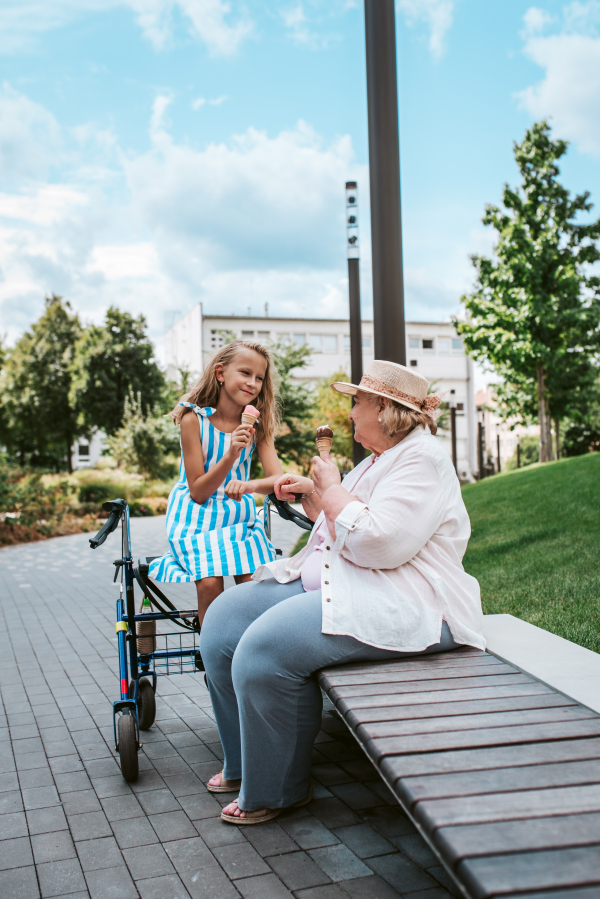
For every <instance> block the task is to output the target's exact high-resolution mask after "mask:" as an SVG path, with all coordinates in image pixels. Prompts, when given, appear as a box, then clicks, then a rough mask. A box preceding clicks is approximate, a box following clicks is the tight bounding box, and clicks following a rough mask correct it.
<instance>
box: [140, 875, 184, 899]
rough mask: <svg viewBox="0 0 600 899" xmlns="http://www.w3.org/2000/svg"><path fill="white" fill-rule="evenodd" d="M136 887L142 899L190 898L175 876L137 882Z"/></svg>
mask: <svg viewBox="0 0 600 899" xmlns="http://www.w3.org/2000/svg"><path fill="white" fill-rule="evenodd" d="M136 886H137V888H138V890H139V893H140V896H141V897H142V899H167V897H168V899H189V896H190V894H189V893H188V891H187V890H186V888H185V887H184V885H183V883H182V882H181V880H180V879H179V877H178V876H177V874H167V875H165V876H164V877H153V878H151V879H150V880H138V881H137V882H136Z"/></svg>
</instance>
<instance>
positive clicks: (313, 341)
mask: <svg viewBox="0 0 600 899" xmlns="http://www.w3.org/2000/svg"><path fill="white" fill-rule="evenodd" d="M308 343H309V346H310V348H311V350H314V352H315V353H320V352H321V349H322V347H323V335H322V334H309V335H308Z"/></svg>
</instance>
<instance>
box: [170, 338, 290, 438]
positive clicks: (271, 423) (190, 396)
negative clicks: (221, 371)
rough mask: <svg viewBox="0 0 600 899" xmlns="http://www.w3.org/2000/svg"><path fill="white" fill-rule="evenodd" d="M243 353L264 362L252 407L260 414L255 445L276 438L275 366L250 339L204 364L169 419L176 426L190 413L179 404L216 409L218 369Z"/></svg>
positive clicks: (264, 350)
mask: <svg viewBox="0 0 600 899" xmlns="http://www.w3.org/2000/svg"><path fill="white" fill-rule="evenodd" d="M242 350H252V351H253V352H254V353H258V354H259V356H262V357H263V359H265V360H266V363H267V367H266V369H265V377H264V380H263V383H262V387H261V388H260V393H259V394H258V396H257V397H256V399H255V400H254V405H255V406H256V408H257V409H258V411H259V412H260V418H259V419H258V421H257V422H256V425H255V428H256V442H257V443H258V442H259V441H261V440H268V441H273V440H274V439H275V432H276V431H277V428H278V427H279V401H278V397H277V388H276V385H275V383H274V381H275V377H276V372H275V367H274V365H273V360H272V358H271V354H270V352H269V351H268V349H267V348H266V347H264V346H263V345H262V344H260V343H254V341H252V340H232V341H231V343H228V344H226V345H225V346H224V347H221V349H220V350H217V352H216V353H215V354H214V356H212V357H211V359H210V360H209V361H208V363H207V364H206V368H205V369H204V371H203V372H202V377H201V378H200V380H199V381H197V382H196V384H194V386H193V387H192V389H191V390H190V391H189V392H188V393H186V394H185V396H182V397H181V400H180V401H179V403H177V405H176V406H175V408H174V409H173V411H172V412H171V418H172V419H173V421H174V422H175V424H176V425H178V424H181V419H182V418H183V416H184V415H185V414H186V412H190V411H191V410H190V409H187V408H186V407H185V406H181V405H180V403H182V402H183V403H186V402H187V403H194V405H196V406H212V407H213V408H215V407H216V405H217V403H218V402H219V393H220V392H221V385H220V383H219V381H218V379H217V366H218V365H222V366H223V367H224V368H226V367H227V366H228V365H230V363H232V362H233V361H234V359H235V357H236V356H238V355H239V353H240V352H241V351H242ZM274 376H275V377H274Z"/></svg>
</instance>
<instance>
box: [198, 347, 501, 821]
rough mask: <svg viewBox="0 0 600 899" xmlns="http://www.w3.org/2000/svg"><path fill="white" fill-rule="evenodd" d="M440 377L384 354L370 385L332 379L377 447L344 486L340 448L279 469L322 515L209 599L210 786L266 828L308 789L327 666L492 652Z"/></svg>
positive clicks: (368, 377)
mask: <svg viewBox="0 0 600 899" xmlns="http://www.w3.org/2000/svg"><path fill="white" fill-rule="evenodd" d="M427 386H428V385H427V381H426V379H425V378H423V377H421V376H420V375H418V374H416V373H415V372H412V371H410V370H409V369H407V368H405V367H404V366H402V365H397V364H395V363H392V362H381V361H377V360H376V361H374V362H373V363H372V364H371V366H370V367H369V369H368V371H367V373H366V374H365V375H364V377H363V378H362V380H361V382H360V384H358V385H354V384H345V383H336V384H332V387H333V389H334V390H337V391H339V392H341V393H346V394H352V395H353V396H354V397H355V405H354V407H353V409H352V411H351V413H350V418H351V419H352V421H353V422H354V433H355V437H356V439H357V440H358V441H359V442H360V443H362V445H363V446H364V447H365V448H366V449H367V450H369V451H370V453H371V455H369V456H368V457H367V458H366V459H365V460H364V461H363V462H361V463H360V465H358V466H357V467H356V468H355V469H354V470H353V471H352V472H350V474H349V475H348V476H347V477H346V478H345V480H344V483H343V485H342V482H341V477H340V473H339V471H338V469H337V468H336V466H335V465H334V464H333V462H332V461H330V460H329V457H327V459H325V460H322V459H319V458H315V460H314V472H313V479H312V481H311V480H309V479H308V478H303V477H298V476H295V475H283V476H281V477H280V478H279V480H278V481H277V482H276V485H275V491H276V493H277V495H278V496H279V497H280V498H282V499H288V498H291V495H292V494H294V493H301V494H302V505H303V507H304V510H305V512H306V514H307V515H308V516H309V517H310V519H311V520H312V521H314V522H315V526H314V528H313V531H312V534H311V537H310V540H309V541H308V544H307V546H306V547H305V548H304V549H303V550H302V551H301V552H299V553H298V554H297V555H295V556H292V557H291V558H289V559H282V560H280V561H276V562H271V563H269V564H267V565H262V566H261V567H260V568H258V570H257V571H256V572H255V574H254V576H253V577H254V580H253V582H249V583H246V584H240V585H238V586H236V587H232V588H231V589H230V590H227V591H226V592H225V593H223V594H221V596H220V597H218V598H217V600H216V601H215V602H214V603H213V604H212V605H211V607H210V608H209V610H208V613H207V615H206V618H205V621H204V626H203V628H202V636H201V652H202V657H203V659H204V663H205V665H206V672H207V678H208V685H209V690H210V696H211V700H212V703H213V708H214V711H215V716H216V719H217V725H218V728H219V734H220V736H221V741H222V744H223V749H224V753H225V761H224V767H223V771H222V772H221V773H220V774H217V775H216V776H215V777H213V778H212V779H211V780H210V781H209V783H208V789H209V790H211V791H212V792H215V793H217V792H222V793H225V792H227V791H233V790H236V791H237V790H238V789H239V797H238V799H237V800H236V801H235V802H232V803H230V804H229V805H228V806H226V807H225V808H224V810H223V813H222V815H221V817H222V818H223V820H224V821H229V822H232V823H235V824H245V825H247V824H260V823H262V822H264V821H270V820H271V819H272V818H275V817H276V816H277V815H278V814H280V812H281V811H282V810H283V809H285V808H289V807H292V806H299V805H303V804H305V803H307V802H309V801H310V798H311V790H310V780H309V775H310V763H311V753H312V747H313V742H314V739H315V737H316V736H317V733H318V731H319V728H320V724H321V715H322V699H321V691H320V689H319V686H318V683H317V680H316V678H315V677H314V676H313V675H314V673H315V671H318V670H319V669H320V668H324V667H326V666H327V665H339V664H341V663H344V662H366V661H382V660H389V659H402V658H405V657H406V656H413V655H415V654H420V653H428V652H440V651H445V650H452V649H455V648H457V646H460V645H463V644H466V645H469V646H477V647H479V648H481V649H483V648H485V641H484V638H483V636H482V632H481V630H482V624H483V618H482V612H481V604H480V599H479V586H478V584H477V581H476V580H475V579H474V578H472V577H471V576H470V575H468V574H467V573H466V572H465V571H464V569H463V567H462V557H463V555H464V553H465V550H466V548H467V541H468V539H469V535H470V525H469V518H468V516H467V512H466V509H465V507H464V504H463V501H462V498H461V492H460V486H459V483H458V479H457V477H456V474H455V471H454V468H453V467H452V462H451V461H450V458H449V457H448V454H447V453H446V451H445V450H444V448H443V447H442V445H441V444H440V443H439V441H438V440H436V439H435V437H434V436H433V435H434V434H435V432H436V425H435V419H434V417H433V414H432V412H433V410H435V409H436V408H437V406H439V404H440V399H439V397H435V396H433V397H432V396H427Z"/></svg>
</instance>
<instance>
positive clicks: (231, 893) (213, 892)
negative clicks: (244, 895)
mask: <svg viewBox="0 0 600 899" xmlns="http://www.w3.org/2000/svg"><path fill="white" fill-rule="evenodd" d="M181 879H182V881H183V883H184V884H185V887H186V889H187V891H188V893H189V894H190V896H191V897H192V899H239V896H240V894H239V892H238V890H237V889H236V888H235V886H234V884H233V883H232V882H231V880H230V879H229V878H228V876H227V874H225V872H224V871H222V870H221V868H219V867H218V866H217V867H214V868H202V869H201V870H199V871H198V872H197V873H196V874H194V875H192V876H191V877H185V876H182V878H181Z"/></svg>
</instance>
